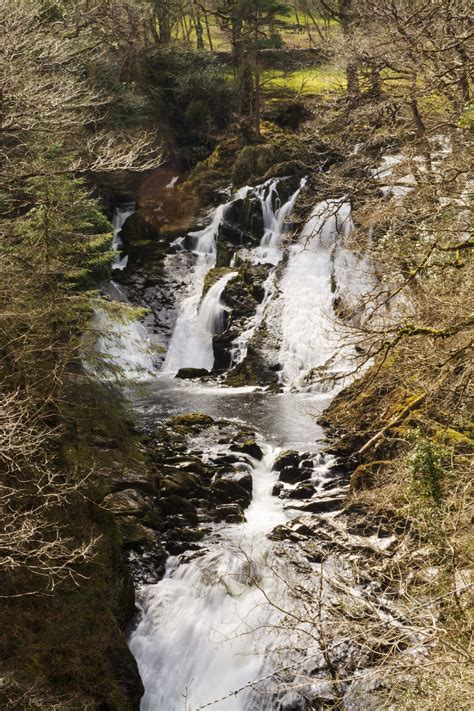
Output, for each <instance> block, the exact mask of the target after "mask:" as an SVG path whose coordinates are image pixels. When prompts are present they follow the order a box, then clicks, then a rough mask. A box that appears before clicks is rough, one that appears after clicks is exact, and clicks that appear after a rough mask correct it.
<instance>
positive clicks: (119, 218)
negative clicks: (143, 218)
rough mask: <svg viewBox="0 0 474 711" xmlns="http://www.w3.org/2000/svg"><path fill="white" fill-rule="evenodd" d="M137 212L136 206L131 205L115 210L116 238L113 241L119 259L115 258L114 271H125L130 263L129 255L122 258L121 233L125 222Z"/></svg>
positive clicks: (113, 224) (113, 222) (113, 221)
mask: <svg viewBox="0 0 474 711" xmlns="http://www.w3.org/2000/svg"><path fill="white" fill-rule="evenodd" d="M134 211H135V206H134V205H132V204H130V205H124V206H123V207H116V208H115V210H114V214H113V216H112V226H113V228H114V236H113V240H112V249H113V250H114V251H116V252H117V257H116V258H115V261H114V263H113V265H112V268H113V269H120V270H122V269H125V267H126V266H127V263H128V255H127V254H126V255H125V256H124V257H122V258H120V254H119V251H120V248H121V247H122V246H123V242H122V240H121V237H120V232H121V231H122V227H123V226H124V224H125V222H126V221H127V220H128V218H129V217H130V215H133V213H134Z"/></svg>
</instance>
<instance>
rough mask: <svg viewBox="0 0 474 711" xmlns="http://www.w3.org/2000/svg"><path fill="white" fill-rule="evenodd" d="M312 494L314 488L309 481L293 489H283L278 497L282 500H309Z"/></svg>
mask: <svg viewBox="0 0 474 711" xmlns="http://www.w3.org/2000/svg"><path fill="white" fill-rule="evenodd" d="M313 494H314V486H313V484H311V482H309V481H304V482H302V483H301V484H298V485H297V486H296V487H295V488H294V489H284V490H283V491H282V492H281V494H280V496H281V498H282V499H283V498H284V499H309V498H311V496H313Z"/></svg>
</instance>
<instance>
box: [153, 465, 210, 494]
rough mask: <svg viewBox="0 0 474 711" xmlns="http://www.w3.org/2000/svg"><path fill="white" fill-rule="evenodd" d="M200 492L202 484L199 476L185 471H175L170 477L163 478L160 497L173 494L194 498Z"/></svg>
mask: <svg viewBox="0 0 474 711" xmlns="http://www.w3.org/2000/svg"><path fill="white" fill-rule="evenodd" d="M201 491H202V483H201V479H200V478H199V476H198V475H197V474H193V473H191V472H187V471H176V472H175V473H174V474H173V475H172V476H167V477H165V478H164V479H163V480H162V482H161V487H160V494H161V495H162V496H172V495H173V494H178V495H180V494H181V495H182V494H186V495H189V496H195V495H196V494H199V493H200V492H201Z"/></svg>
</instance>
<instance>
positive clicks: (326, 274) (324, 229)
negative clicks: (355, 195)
mask: <svg viewBox="0 0 474 711" xmlns="http://www.w3.org/2000/svg"><path fill="white" fill-rule="evenodd" d="M350 214H351V206H350V203H347V202H344V201H343V200H333V201H323V202H321V203H318V204H317V205H316V206H315V208H314V209H313V212H312V214H311V217H310V219H309V220H308V222H307V223H306V225H305V227H304V228H303V230H302V232H301V235H300V238H299V240H298V243H297V244H295V245H291V246H290V247H289V250H288V253H289V256H288V264H287V266H286V269H285V271H284V273H283V276H282V279H281V282H280V285H279V286H280V292H281V297H280V298H279V299H278V306H277V308H278V320H279V325H280V330H281V346H280V355H279V362H280V363H281V364H282V380H283V383H285V384H286V385H289V386H291V387H295V386H301V385H302V384H303V380H304V377H305V376H306V375H308V374H309V372H310V371H311V370H312V369H314V368H318V367H322V366H324V365H326V364H328V363H331V365H332V366H333V361H334V359H335V358H337V359H338V361H339V363H340V364H341V367H344V364H343V360H344V354H343V353H342V352H339V351H340V340H341V339H340V334H338V333H337V330H336V328H335V324H336V320H337V319H336V315H335V313H334V307H333V300H334V292H333V289H334V285H333V284H332V274H333V263H334V254H335V248H336V243H337V240H338V238H339V237H340V236H342V237H344V236H347V235H348V234H349V232H350V230H351V229H352V221H351V217H350Z"/></svg>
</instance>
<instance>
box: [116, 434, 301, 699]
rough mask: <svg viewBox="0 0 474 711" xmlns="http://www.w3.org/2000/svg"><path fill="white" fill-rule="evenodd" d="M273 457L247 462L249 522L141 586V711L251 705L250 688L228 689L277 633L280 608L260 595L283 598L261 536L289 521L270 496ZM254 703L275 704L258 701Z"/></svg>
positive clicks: (256, 666)
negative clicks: (249, 472)
mask: <svg viewBox="0 0 474 711" xmlns="http://www.w3.org/2000/svg"><path fill="white" fill-rule="evenodd" d="M274 457H275V451H274V450H272V449H270V448H268V450H267V453H266V456H265V457H264V459H263V460H262V461H261V462H257V461H256V460H252V461H251V463H252V465H253V481H254V491H253V501H252V504H251V505H250V507H249V508H248V509H247V511H246V517H247V522H246V523H244V524H240V525H227V526H226V527H225V539H224V540H222V539H220V538H217V537H216V538H215V539H214V541H211V543H210V546H209V551H208V553H206V554H205V555H204V556H202V557H199V558H197V559H196V560H194V561H191V562H189V563H185V564H181V565H179V562H178V561H177V559H171V560H170V561H169V563H168V567H167V572H166V575H165V578H164V579H163V580H162V581H160V582H159V583H158V584H157V585H155V586H150V587H149V588H148V590H147V591H146V594H145V597H144V600H143V602H142V605H143V612H144V617H143V619H142V621H141V622H140V624H139V625H138V627H137V629H136V630H135V632H134V633H133V635H132V638H131V640H130V648H131V650H132V652H133V654H134V655H135V657H136V659H137V662H138V665H139V668H140V674H141V676H142V680H143V682H144V685H145V689H146V693H145V696H144V698H143V700H142V706H141V708H142V709H143V711H178V710H180V709H188V710H190V709H192V711H197V709H199V708H201V706H203V705H205V704H207V703H210V702H212V701H215V700H219V701H218V703H217V704H215V705H213V708H216V709H219V710H220V711H245V710H248V709H250V708H253V705H252V701H251V690H250V689H247V690H246V691H244V692H242V693H240V694H239V695H237V696H234V694H233V693H232V692H233V691H234V690H237V689H240V688H241V687H243V686H246V685H247V684H248V682H249V681H253V680H255V679H257V678H258V677H259V676H261V675H263V674H264V673H265V671H266V670H267V664H266V661H265V657H263V658H262V657H261V656H259V654H257V651H258V650H260V651H261V652H263V651H264V650H265V649H267V648H268V646H269V643H270V640H271V639H273V640H274V639H275V637H277V636H278V635H275V633H273V632H272V627H271V625H273V624H276V621H277V619H278V618H279V613H278V612H277V611H276V610H275V609H274V608H273V607H272V606H271V605H268V604H266V600H265V597H264V594H263V592H262V590H264V591H265V593H266V595H268V596H269V598H271V599H275V601H276V600H278V599H280V598H281V595H280V592H279V588H280V587H281V584H280V581H279V580H278V578H277V577H276V576H275V575H272V574H270V569H269V568H268V567H267V566H268V565H269V564H270V563H272V565H273V561H271V554H272V544H271V542H270V541H269V540H268V539H267V538H266V537H265V534H266V533H268V532H269V531H271V530H272V529H273V528H274V527H275V526H276V525H277V524H279V523H283V522H284V521H285V520H286V518H287V517H286V516H285V514H284V512H283V507H282V502H281V501H280V500H279V499H278V498H276V497H274V496H271V490H272V486H273V483H274V481H275V472H272V465H273V461H274ZM249 461H250V458H249ZM217 528H219V527H217ZM220 528H222V526H221V527H220ZM176 566H177V567H176ZM256 581H257V582H258V585H256V584H255V582H256ZM259 588H261V589H262V590H261V589H259ZM280 601H281V599H280ZM229 692H231V693H229ZM255 708H258V709H260V710H263V709H267V708H268V709H271V708H272V706H271V705H270V706H268V705H267V703H266V702H265V699H264V698H261V699H260V701H259V703H258V706H256V707H255Z"/></svg>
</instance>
